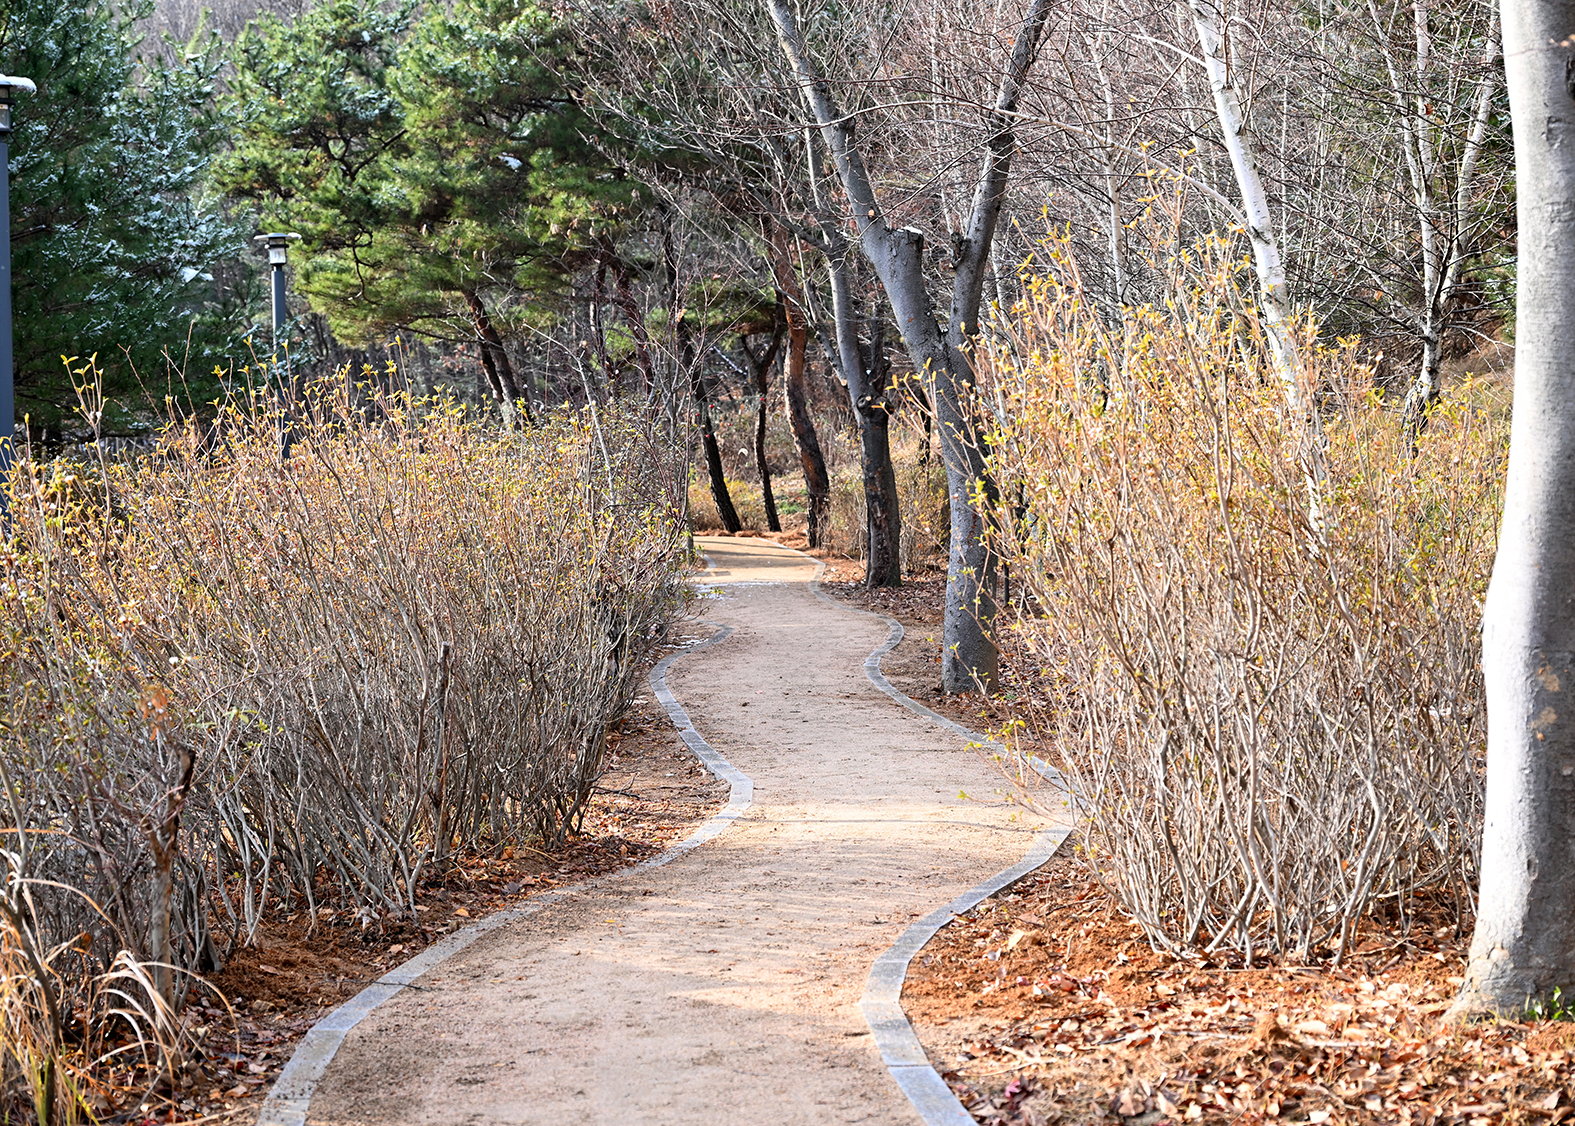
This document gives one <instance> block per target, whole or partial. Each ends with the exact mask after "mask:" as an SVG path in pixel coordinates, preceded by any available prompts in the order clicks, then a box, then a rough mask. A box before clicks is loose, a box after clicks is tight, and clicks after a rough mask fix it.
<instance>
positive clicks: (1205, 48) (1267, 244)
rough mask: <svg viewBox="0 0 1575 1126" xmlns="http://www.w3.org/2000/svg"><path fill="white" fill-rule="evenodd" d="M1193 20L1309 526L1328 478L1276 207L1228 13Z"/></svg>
mask: <svg viewBox="0 0 1575 1126" xmlns="http://www.w3.org/2000/svg"><path fill="white" fill-rule="evenodd" d="M1187 2H1188V6H1189V7H1190V8H1191V10H1192V21H1193V26H1194V27H1195V28H1196V30H1197V33H1198V49H1199V54H1200V57H1201V59H1202V62H1203V70H1204V73H1205V74H1207V75H1208V80H1209V89H1210V90H1211V91H1212V92H1213V95H1214V111H1215V113H1216V115H1217V116H1218V117H1219V123H1220V131H1221V133H1222V134H1223V135H1224V140H1225V151H1226V153H1227V154H1228V155H1229V156H1230V165H1231V171H1232V172H1233V173H1234V175H1235V178H1236V187H1237V190H1238V191H1239V192H1240V193H1241V211H1242V225H1243V226H1244V227H1245V228H1246V231H1247V241H1248V243H1250V244H1251V246H1252V258H1253V267H1254V272H1255V274H1256V277H1257V279H1258V317H1259V321H1260V323H1261V324H1262V325H1263V332H1264V335H1265V336H1266V337H1267V338H1268V344H1269V351H1270V354H1271V356H1272V359H1273V363H1274V373H1275V375H1276V376H1277V377H1278V378H1279V380H1280V383H1281V386H1282V387H1283V389H1284V394H1285V406H1286V411H1287V413H1288V414H1289V416H1290V418H1291V420H1292V424H1293V425H1295V426H1296V427H1297V428H1298V430H1299V445H1300V449H1299V451H1298V457H1299V459H1300V462H1301V469H1302V475H1303V477H1304V479H1305V480H1306V483H1307V507H1308V515H1309V518H1310V520H1311V522H1312V525H1313V527H1314V529H1316V530H1318V531H1320V532H1321V530H1322V528H1323V519H1324V516H1323V492H1324V483H1325V480H1324V479H1325V471H1324V456H1323V445H1324V443H1323V425H1322V420H1321V419H1320V417H1319V415H1318V409H1317V405H1316V404H1315V403H1314V402H1313V399H1312V395H1311V393H1310V391H1309V389H1308V388H1306V387H1305V386H1304V385H1303V379H1304V371H1303V365H1302V358H1301V355H1300V354H1299V352H1300V350H1299V348H1298V346H1297V343H1296V329H1295V325H1294V323H1293V321H1294V317H1295V308H1294V306H1293V305H1292V302H1291V289H1290V281H1289V279H1288V278H1287V276H1286V273H1285V262H1284V259H1282V258H1281V257H1280V246H1279V242H1278V240H1277V239H1276V238H1275V235H1274V215H1273V213H1272V212H1271V211H1270V209H1269V194H1268V192H1267V191H1265V190H1264V186H1263V176H1262V174H1261V173H1260V172H1259V170H1258V155H1257V153H1256V151H1255V150H1254V146H1253V142H1252V136H1251V134H1250V133H1249V132H1248V128H1247V115H1246V113H1245V111H1244V110H1243V108H1242V97H1241V92H1240V90H1239V89H1238V88H1237V84H1236V82H1235V80H1234V78H1233V76H1232V74H1231V69H1230V64H1229V61H1228V59H1227V58H1226V45H1225V18H1224V14H1223V12H1222V10H1221V7H1220V6H1219V4H1218V3H1217V0H1187Z"/></svg>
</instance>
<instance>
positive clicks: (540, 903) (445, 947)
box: [257, 626, 754, 1126]
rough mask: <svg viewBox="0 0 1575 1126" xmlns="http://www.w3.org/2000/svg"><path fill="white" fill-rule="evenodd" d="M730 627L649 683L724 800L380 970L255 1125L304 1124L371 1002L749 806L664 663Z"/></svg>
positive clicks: (681, 846) (328, 1020)
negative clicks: (639, 851)
mask: <svg viewBox="0 0 1575 1126" xmlns="http://www.w3.org/2000/svg"><path fill="white" fill-rule="evenodd" d="M732 632H733V628H732V627H731V626H722V627H720V628H718V630H717V631H716V633H715V634H713V635H712V636H711V637H709V638H707V639H706V640H705V641H702V642H700V643H699V644H698V645H690V646H687V647H685V648H683V649H681V650H679V651H678V652H676V653H670V654H668V655H667V656H666V657H663V658H662V659H661V660H660V661H658V662H657V664H656V667H655V668H654V669H652V670H651V676H650V684H651V689H652V691H653V692H655V694H656V698H657V701H658V702H659V703H660V704H661V705H662V707H663V709H664V710H665V711H666V712H667V716H668V718H669V719H670V720H671V721H672V723H673V726H674V727H676V728H677V729H678V734H679V736H680V737H681V738H682V739H683V741H684V743H685V744H687V745H688V747H689V749H690V750H691V751H693V752H694V753H695V755H696V757H698V758H699V759H700V761H701V762H702V763H704V764H705V767H706V769H707V770H709V771H710V772H711V773H712V774H714V775H716V776H717V777H718V778H721V779H722V780H723V781H725V782H728V783H729V784H730V785H731V787H732V789H731V791H730V793H729V796H728V801H727V804H726V805H725V806H723V807H722V808H721V809H720V810H718V811H717V812H716V813H715V814H714V815H712V816H711V817H710V818H709V819H708V820H707V821H706V822H705V823H704V824H703V825H701V826H700V827H699V828H697V829H696V830H695V831H694V832H693V833H690V834H689V836H687V837H685V838H684V839H683V840H681V841H679V842H678V843H677V844H675V845H672V846H671V847H669V848H668V849H666V850H665V851H663V852H661V853H659V854H657V855H656V856H653V857H651V858H650V859H649V860H644V861H641V862H640V863H639V864H635V865H633V866H631V867H628V868H622V869H619V870H618V871H616V872H611V873H608V874H607V875H606V876H600V877H598V878H596V879H594V880H586V881H582V882H580V883H578V884H573V885H571V886H569V887H565V888H557V889H555V890H553V891H550V892H544V893H543V894H541V895H536V896H532V897H531V898H530V899H529V900H528V901H527V902H525V903H523V904H521V905H520V906H519V907H514V908H510V909H509V910H506V911H499V912H497V913H496V914H493V915H488V916H487V917H486V918H485V919H482V920H480V921H479V922H476V923H473V924H471V925H470V926H468V927H466V928H465V929H464V930H460V931H455V932H454V933H453V934H451V935H448V936H447V937H446V938H443V939H440V940H438V941H437V942H434V943H433V944H432V945H431V946H428V947H427V948H426V949H425V950H423V951H422V952H421V953H420V954H417V955H416V956H415V957H414V958H411V959H410V960H409V961H406V962H403V963H401V964H400V965H399V966H397V967H396V968H394V969H392V970H390V971H389V972H388V973H386V974H384V975H383V976H382V977H380V978H378V979H377V981H376V982H374V983H373V984H371V985H369V986H367V987H366V988H365V989H363V990H361V992H359V993H357V994H356V995H355V996H354V997H352V998H350V1000H348V1001H346V1002H345V1003H344V1004H342V1005H340V1006H339V1007H338V1008H337V1009H335V1010H334V1011H333V1012H331V1013H329V1014H328V1015H327V1016H325V1017H323V1018H322V1019H321V1020H319V1021H318V1022H317V1023H316V1024H314V1025H312V1027H311V1028H310V1029H308V1030H307V1033H306V1035H305V1036H303V1037H302V1038H301V1042H300V1043H299V1044H297V1045H296V1047H295V1052H294V1054H292V1055H291V1056H290V1062H289V1063H287V1064H285V1065H284V1070H283V1071H281V1072H280V1073H279V1078H278V1079H277V1080H275V1081H274V1085H273V1088H272V1090H270V1091H269V1092H268V1097H267V1099H266V1100H264V1102H263V1106H262V1110H261V1111H260V1112H259V1114H258V1117H257V1126H305V1123H306V1115H307V1111H308V1109H309V1108H310V1106H311V1102H312V1095H313V1094H314V1093H316V1091H317V1085H318V1083H320V1082H321V1081H322V1078H323V1075H324V1074H325V1073H326V1072H327V1071H328V1065H329V1064H330V1063H332V1062H333V1059H334V1055H335V1053H337V1052H338V1051H339V1047H340V1045H341V1044H343V1043H344V1039H345V1036H346V1035H347V1034H348V1033H349V1032H350V1030H351V1029H352V1028H354V1027H355V1026H356V1025H358V1024H360V1023H361V1021H363V1020H364V1019H366V1017H367V1016H368V1015H369V1014H370V1013H371V1012H372V1010H373V1009H376V1008H377V1007H378V1006H379V1005H381V1004H382V1003H383V1002H384V1001H387V1000H389V999H390V998H392V997H394V996H395V995H396V994H398V992H399V991H400V990H401V989H403V988H405V987H406V986H408V985H410V984H411V983H413V982H414V981H415V980H416V979H417V978H418V977H420V976H421V975H422V974H425V973H427V972H429V971H430V970H432V969H434V968H435V967H437V966H438V965H439V964H441V963H442V962H445V961H447V960H448V959H449V958H452V957H453V956H454V955H455V954H458V953H459V952H460V951H461V950H463V949H465V947H467V946H469V945H470V944H471V943H473V942H475V941H476V939H478V938H480V937H482V936H483V935H485V934H488V933H490V932H492V931H495V930H497V929H498V928H499V927H502V926H506V925H508V924H509V923H512V922H516V921H518V920H520V919H524V918H528V917H529V916H531V915H535V914H537V913H538V912H540V911H542V910H544V909H545V908H548V907H551V906H552V905H553V904H555V903H561V902H562V901H563V900H565V899H568V898H570V897H571V896H574V895H577V894H579V893H580V892H582V891H587V890H589V889H591V888H594V887H600V886H602V885H603V884H604V883H605V882H606V881H608V880H617V879H623V878H626V877H628V876H632V875H634V874H635V873H636V872H648V871H650V870H651V869H652V868H661V867H663V866H664V865H667V864H670V863H672V862H673V861H674V860H676V859H678V857H680V856H682V855H683V854H684V853H686V852H689V851H691V850H693V849H694V848H696V847H698V846H699V845H702V844H704V843H705V842H706V841H709V840H711V839H712V838H714V837H716V836H717V835H718V834H720V833H721V832H722V831H723V830H725V829H726V828H727V827H728V826H729V825H731V824H732V823H733V822H734V821H736V820H737V819H738V817H739V815H740V814H742V813H743V812H744V811H745V810H746V809H748V808H749V806H750V804H751V802H753V800H754V783H753V782H752V781H750V779H749V777H748V776H747V775H745V774H744V773H743V772H742V771H740V770H739V769H738V768H737V767H735V766H734V765H733V764H732V763H730V762H728V761H727V760H726V759H725V758H723V757H722V756H721V755H719V754H717V752H716V750H715V749H714V748H713V747H712V746H711V745H710V744H709V743H707V742H706V741H705V740H704V739H702V738H701V737H700V735H699V733H698V732H696V731H695V729H694V724H692V723H691V722H690V721H689V714H688V713H687V712H685V711H684V709H683V706H682V705H681V704H679V703H678V701H677V700H676V699H675V698H674V697H673V694H672V691H671V690H670V689H669V688H668V687H667V670H668V669H670V668H672V666H673V662H675V661H677V660H678V659H679V658H680V657H686V656H688V655H689V654H690V653H697V652H699V651H700V650H701V649H705V648H708V647H710V646H712V645H715V644H717V643H718V642H719V641H723V640H725V639H726V638H727V637H728V636H729V635H730V634H731V633H732Z"/></svg>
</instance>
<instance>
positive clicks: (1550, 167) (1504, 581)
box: [1453, 0, 1575, 1017]
mask: <svg viewBox="0 0 1575 1126" xmlns="http://www.w3.org/2000/svg"><path fill="white" fill-rule="evenodd" d="M1503 35H1504V63H1505V67H1504V69H1505V74H1506V76H1507V79H1508V85H1509V104H1510V112H1511V117H1512V120H1513V123H1514V134H1515V176H1516V183H1517V186H1518V192H1519V207H1518V212H1519V226H1520V232H1519V234H1520V242H1519V281H1518V292H1517V295H1516V337H1517V340H1518V345H1517V348H1516V364H1515V412H1514V422H1513V425H1512V428H1511V432H1510V454H1509V477H1508V481H1507V484H1506V487H1505V493H1504V496H1505V500H1504V522H1503V525H1502V527H1501V529H1500V532H1499V543H1498V557H1497V559H1496V561H1495V563H1494V566H1493V580H1492V583H1491V584H1490V586H1489V588H1488V596H1487V605H1486V607H1485V610H1484V612H1483V617H1482V672H1483V675H1484V677H1485V678H1486V682H1487V705H1488V752H1487V799H1486V820H1485V826H1484V830H1483V838H1482V868H1481V892H1480V895H1479V905H1478V909H1477V923H1476V933H1475V935H1474V936H1473V937H1472V941H1471V956H1470V962H1469V964H1468V966H1467V969H1466V981H1465V985H1464V986H1463V987H1462V990H1461V994H1460V997H1459V999H1458V1000H1457V1001H1456V1003H1455V1008H1454V1010H1453V1014H1454V1015H1455V1016H1457V1017H1458V1016H1467V1015H1471V1014H1474V1013H1486V1012H1496V1013H1508V1014H1515V1013H1518V1012H1520V1011H1523V1010H1524V1009H1525V1007H1526V1005H1527V1002H1528V1001H1535V1000H1538V999H1542V998H1547V997H1548V996H1549V995H1550V994H1551V993H1552V991H1553V990H1554V989H1563V990H1568V989H1570V987H1571V986H1575V702H1569V703H1567V702H1566V699H1567V697H1568V696H1569V694H1570V693H1571V692H1572V691H1575V80H1572V78H1571V76H1572V74H1575V0H1505V3H1504V6H1503Z"/></svg>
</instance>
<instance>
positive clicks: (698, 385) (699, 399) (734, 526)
mask: <svg viewBox="0 0 1575 1126" xmlns="http://www.w3.org/2000/svg"><path fill="white" fill-rule="evenodd" d="M673 330H674V340H675V342H676V343H677V345H678V348H677V351H678V355H679V357H680V360H681V361H682V363H683V366H684V370H685V371H686V372H687V373H688V375H689V393H690V395H691V396H693V398H694V401H695V421H696V423H698V425H699V427H700V448H701V450H702V451H703V452H704V453H705V468H706V474H707V475H708V476H709V478H710V481H711V499H712V500H713V501H715V502H716V514H717V516H718V517H720V518H721V521H722V527H723V528H725V529H726V530H727V531H729V532H741V531H743V530H744V522H743V521H742V520H740V519H739V518H738V509H736V508H734V507H733V497H732V494H731V493H729V492H728V491H727V474H726V473H725V472H723V469H722V447H721V446H720V445H718V444H717V440H716V427H715V426H713V425H712V424H711V402H710V397H709V396H708V395H707V393H706V387H705V379H704V377H703V376H702V374H701V372H700V361H699V360H698V358H697V357H696V356H695V350H694V344H693V343H692V342H691V341H690V338H689V326H688V325H686V324H685V323H684V317H683V313H682V311H680V313H679V315H678V317H677V318H676V323H675V324H674V326H673Z"/></svg>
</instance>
